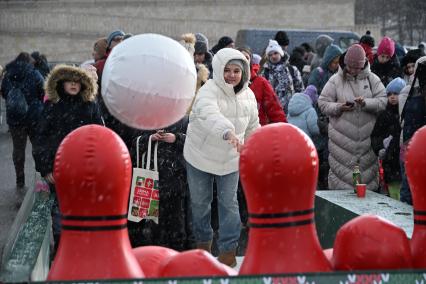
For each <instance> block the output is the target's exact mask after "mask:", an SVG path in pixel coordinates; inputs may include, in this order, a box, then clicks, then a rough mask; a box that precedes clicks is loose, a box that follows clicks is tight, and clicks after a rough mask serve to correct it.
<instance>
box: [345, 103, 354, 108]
mask: <svg viewBox="0 0 426 284" xmlns="http://www.w3.org/2000/svg"><path fill="white" fill-rule="evenodd" d="M345 105H346V106H349V107H353V106H354V105H355V103H354V102H346V103H345Z"/></svg>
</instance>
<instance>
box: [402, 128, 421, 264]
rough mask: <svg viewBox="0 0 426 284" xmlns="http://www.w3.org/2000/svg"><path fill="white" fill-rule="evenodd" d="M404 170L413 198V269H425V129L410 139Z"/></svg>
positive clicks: (418, 131)
mask: <svg viewBox="0 0 426 284" xmlns="http://www.w3.org/2000/svg"><path fill="white" fill-rule="evenodd" d="M405 157H406V161H405V168H406V172H407V177H408V182H409V184H410V189H411V194H412V197H413V209H414V210H413V211H414V230H413V236H412V238H411V253H412V255H413V266H414V268H419V269H425V268H426V127H425V126H423V127H422V128H420V129H419V130H417V132H416V133H415V134H414V135H413V137H412V138H411V140H410V142H409V144H408V149H407V154H406V156H405Z"/></svg>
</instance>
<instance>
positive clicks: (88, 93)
mask: <svg viewBox="0 0 426 284" xmlns="http://www.w3.org/2000/svg"><path fill="white" fill-rule="evenodd" d="M64 81H78V82H80V83H81V91H80V94H79V96H81V97H82V99H83V101H85V102H91V101H94V100H95V98H96V94H97V93H98V84H97V83H96V81H95V80H94V79H93V78H92V77H91V76H90V74H88V73H87V71H86V70H84V69H82V68H79V67H74V66H69V65H57V66H55V68H54V69H53V70H52V71H51V72H50V73H49V75H48V77H47V78H46V83H45V86H44V89H45V91H46V93H47V97H48V99H49V101H51V102H53V103H57V102H58V101H59V99H60V95H59V93H58V89H57V88H58V83H59V82H64Z"/></svg>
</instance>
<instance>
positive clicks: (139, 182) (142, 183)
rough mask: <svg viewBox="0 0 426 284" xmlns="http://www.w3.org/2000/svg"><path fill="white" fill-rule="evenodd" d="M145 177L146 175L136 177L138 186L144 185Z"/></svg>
mask: <svg viewBox="0 0 426 284" xmlns="http://www.w3.org/2000/svg"><path fill="white" fill-rule="evenodd" d="M144 183H145V178H144V177H137V178H136V186H144Z"/></svg>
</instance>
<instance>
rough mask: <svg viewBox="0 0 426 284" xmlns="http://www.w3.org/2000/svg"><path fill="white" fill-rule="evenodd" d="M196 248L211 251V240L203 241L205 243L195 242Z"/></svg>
mask: <svg viewBox="0 0 426 284" xmlns="http://www.w3.org/2000/svg"><path fill="white" fill-rule="evenodd" d="M197 249H203V250H205V251H207V252H209V253H212V242H211V241H209V242H205V243H197Z"/></svg>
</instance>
